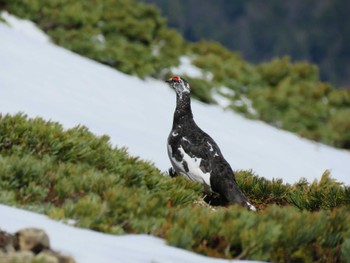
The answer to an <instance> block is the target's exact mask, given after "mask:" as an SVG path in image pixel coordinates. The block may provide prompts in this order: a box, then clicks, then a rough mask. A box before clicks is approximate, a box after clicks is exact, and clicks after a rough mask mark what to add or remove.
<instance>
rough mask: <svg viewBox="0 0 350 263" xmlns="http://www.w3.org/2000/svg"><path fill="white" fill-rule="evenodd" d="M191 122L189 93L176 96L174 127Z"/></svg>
mask: <svg viewBox="0 0 350 263" xmlns="http://www.w3.org/2000/svg"><path fill="white" fill-rule="evenodd" d="M188 122H193V114H192V110H191V98H190V94H189V93H183V94H182V96H179V95H177V96H176V109H175V113H174V125H179V124H183V123H188Z"/></svg>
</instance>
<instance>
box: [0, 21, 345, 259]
mask: <svg viewBox="0 0 350 263" xmlns="http://www.w3.org/2000/svg"><path fill="white" fill-rule="evenodd" d="M4 16H5V17H6V19H7V20H8V21H9V23H10V24H11V25H12V28H10V27H9V26H7V25H5V24H2V23H0V113H2V114H5V113H17V112H19V111H22V112H24V113H26V114H28V115H29V116H31V117H35V116H41V117H44V118H45V119H52V120H54V121H59V122H61V123H62V124H63V125H64V126H65V127H67V128H68V127H73V126H75V125H77V124H83V125H86V126H88V127H89V128H90V129H91V130H92V131H93V132H95V133H97V134H108V135H110V136H111V139H112V142H113V143H114V144H116V145H118V146H127V147H129V150H130V152H131V153H132V154H134V155H139V156H141V157H142V158H144V159H148V160H151V161H153V162H154V163H155V164H156V165H157V166H158V167H159V168H161V169H162V170H165V169H166V168H167V167H168V166H169V161H168V159H167V154H166V147H165V142H166V138H167V135H168V132H169V130H170V128H171V124H172V113H173V110H174V106H175V95H174V93H173V92H172V91H171V90H170V89H169V88H167V87H166V85H165V84H164V83H162V82H160V81H156V80H153V79H149V80H147V81H142V80H140V79H138V78H136V77H131V76H128V75H125V74H122V73H120V72H118V71H115V70H113V69H111V68H108V67H106V66H103V65H100V64H98V63H96V62H94V61H91V60H88V59H86V58H83V57H81V56H78V55H76V54H73V53H71V52H69V51H67V50H64V49H62V48H60V47H57V46H55V45H53V44H51V43H50V42H49V40H48V38H47V37H46V36H45V35H44V34H42V33H41V32H39V31H38V30H37V29H36V28H34V26H33V25H32V24H31V23H29V22H26V21H19V20H17V19H15V18H13V17H10V16H8V15H4ZM193 111H194V114H195V118H196V120H197V122H198V124H199V125H200V126H201V127H202V128H203V129H204V130H206V131H207V132H208V133H209V134H211V135H212V136H213V137H214V138H215V140H217V142H218V144H219V145H220V146H221V148H222V151H223V153H224V154H225V156H226V158H227V159H228V161H229V162H230V163H231V165H232V166H233V168H234V169H253V170H254V171H256V173H257V174H258V175H260V176H265V177H267V178H273V177H278V178H283V179H284V181H287V182H295V181H297V180H298V179H299V178H300V177H302V176H303V177H306V178H307V179H308V180H313V179H314V178H320V176H321V174H322V173H323V171H324V170H325V169H331V170H332V174H333V177H335V178H337V179H338V180H340V181H343V182H345V183H346V184H349V182H350V154H349V153H348V152H346V151H341V150H336V149H333V148H331V147H328V146H324V145H321V144H317V143H313V142H310V141H307V140H303V139H300V138H298V137H297V136H295V135H293V134H291V133H288V132H283V131H280V130H277V129H275V128H272V127H270V126H268V125H266V124H264V123H262V122H257V121H250V120H246V119H244V118H242V117H240V116H239V115H237V114H234V113H232V112H224V111H223V110H221V109H220V108H218V107H215V106H210V107H209V106H207V105H203V104H201V103H199V102H195V101H194V102H193ZM0 215H1V216H0V228H2V229H5V230H7V231H11V232H14V231H17V230H18V229H19V228H21V227H29V226H30V227H33V226H37V227H41V228H44V229H45V230H46V231H47V232H48V234H49V236H50V238H51V241H52V247H53V249H56V250H61V251H62V252H64V253H66V254H70V255H72V256H73V257H75V258H76V259H77V260H78V262H83V263H89V262H106V263H108V262H227V261H223V260H214V259H210V258H205V257H202V256H198V255H195V254H194V253H190V252H187V251H184V250H180V249H177V248H172V247H169V246H166V245H165V244H164V241H163V240H161V239H158V238H154V237H150V236H146V235H127V236H112V235H105V234H101V233H96V232H93V231H89V230H82V229H78V228H73V227H70V226H67V225H64V224H61V223H59V222H55V221H53V220H51V219H48V218H47V217H45V216H42V215H37V214H35V213H31V212H27V211H23V210H20V209H15V208H10V207H7V206H3V205H0Z"/></svg>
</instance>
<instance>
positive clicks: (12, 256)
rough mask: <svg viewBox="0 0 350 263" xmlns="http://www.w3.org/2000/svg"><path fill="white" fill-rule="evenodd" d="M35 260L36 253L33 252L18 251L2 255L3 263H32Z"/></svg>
mask: <svg viewBox="0 0 350 263" xmlns="http://www.w3.org/2000/svg"><path fill="white" fill-rule="evenodd" d="M33 259H34V253H33V252H31V251H17V252H10V253H3V254H0V262H1V263H12V262H21V263H32V261H33Z"/></svg>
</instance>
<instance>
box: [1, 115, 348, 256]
mask: <svg viewBox="0 0 350 263" xmlns="http://www.w3.org/2000/svg"><path fill="white" fill-rule="evenodd" d="M236 178H237V183H238V184H239V186H240V187H241V188H242V190H243V191H244V192H245V194H246V195H247V196H248V197H249V199H250V200H251V201H252V203H253V204H254V205H255V206H257V207H258V208H259V211H258V212H256V213H255V212H251V211H247V210H246V209H245V208H242V207H239V206H229V207H211V206H208V205H200V203H203V202H202V201H201V200H202V198H203V197H202V186H201V185H200V184H198V183H194V182H191V181H189V180H187V179H185V178H182V177H177V178H170V177H169V176H166V174H163V173H161V172H160V171H159V170H158V169H157V168H156V167H154V165H153V164H151V163H149V162H145V161H143V160H140V159H138V158H136V157H132V156H130V155H128V153H127V151H126V149H119V148H115V147H112V146H111V144H110V141H109V139H108V137H107V136H100V137H97V136H95V135H94V134H92V133H91V132H90V131H89V130H88V129H87V128H85V127H82V126H78V127H75V128H73V129H69V130H64V129H63V128H62V126H61V125H60V124H58V123H55V122H47V121H44V120H43V119H40V118H35V119H30V118H28V117H26V116H25V115H23V114H17V115H13V116H12V115H0V193H1V194H0V202H1V203H4V204H9V205H15V206H18V207H22V208H26V209H29V210H32V211H36V212H40V213H44V214H47V215H49V216H50V217H52V218H54V219H59V220H63V221H68V220H69V221H70V223H72V222H73V223H74V224H75V225H76V226H80V227H85V228H90V229H93V230H97V231H101V232H106V233H114V234H124V233H148V234H152V235H156V236H159V237H162V238H165V239H166V240H167V242H168V243H169V244H171V245H174V246H177V247H181V248H185V249H188V250H192V251H195V252H198V253H201V254H204V255H210V256H215V257H223V258H239V259H255V260H269V261H275V262H281V261H286V262H311V261H330V260H331V261H338V262H346V260H347V259H348V257H347V256H348V255H349V253H350V250H349V249H350V246H349V243H350V241H349V240H350V218H349V217H350V213H349V204H350V188H349V187H345V186H343V185H342V184H340V183H338V182H336V181H335V180H333V179H331V178H330V176H329V173H328V172H325V174H324V175H323V177H322V179H321V180H320V181H319V182H318V181H315V182H313V183H311V184H310V183H307V182H306V181H305V180H303V179H302V180H300V181H299V182H298V183H296V184H294V185H289V184H283V182H282V181H281V180H277V179H276V180H272V181H269V180H266V179H264V178H260V177H258V176H256V175H254V174H253V173H252V172H251V171H237V172H236Z"/></svg>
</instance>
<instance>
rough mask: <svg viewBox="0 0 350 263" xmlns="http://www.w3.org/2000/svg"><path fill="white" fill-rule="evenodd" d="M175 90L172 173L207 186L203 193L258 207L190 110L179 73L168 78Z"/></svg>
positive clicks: (170, 142)
mask: <svg viewBox="0 0 350 263" xmlns="http://www.w3.org/2000/svg"><path fill="white" fill-rule="evenodd" d="M166 82H167V83H168V84H169V85H170V87H171V88H173V89H174V90H175V93H176V108H175V112H174V118H173V125H172V129H171V131H170V134H169V136H168V140H167V152H168V156H169V159H170V162H171V165H172V167H171V168H170V169H169V175H170V176H172V177H173V176H176V175H183V176H185V177H186V178H188V179H190V180H192V181H197V182H200V183H202V184H203V185H204V192H205V193H208V194H214V195H219V196H220V198H222V199H223V200H225V202H226V203H228V204H239V205H241V206H244V207H247V208H248V209H249V210H252V211H256V208H255V207H254V206H253V205H252V204H251V203H250V202H249V201H248V199H247V198H246V196H245V195H244V194H243V193H242V191H241V190H240V188H239V186H238V185H237V182H236V179H235V176H234V172H233V170H232V168H231V166H230V164H229V163H228V162H227V161H226V160H225V158H224V156H223V154H222V153H221V150H220V148H219V146H218V145H217V144H216V142H215V141H214V140H213V139H212V138H211V137H210V136H209V135H208V134H207V133H206V132H204V131H203V130H202V129H201V128H199V126H198V125H197V124H196V123H195V121H194V118H193V113H192V110H191V96H190V94H191V89H190V85H189V83H188V82H187V81H186V80H185V79H184V78H182V77H180V76H173V77H172V78H170V79H168V80H166Z"/></svg>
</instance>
